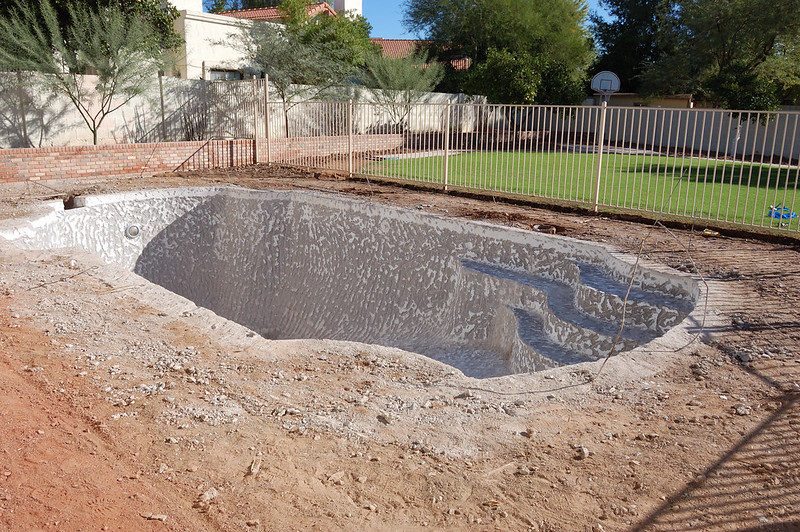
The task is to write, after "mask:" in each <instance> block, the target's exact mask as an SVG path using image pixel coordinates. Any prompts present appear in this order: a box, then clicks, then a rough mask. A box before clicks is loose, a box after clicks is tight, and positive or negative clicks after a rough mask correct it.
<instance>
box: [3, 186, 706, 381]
mask: <svg viewBox="0 0 800 532" xmlns="http://www.w3.org/2000/svg"><path fill="white" fill-rule="evenodd" d="M76 205H77V206H79V208H74V209H70V210H61V211H54V212H53V213H51V214H49V215H47V216H45V217H42V218H39V219H36V220H31V221H30V222H29V223H27V224H26V225H25V226H19V227H16V228H15V229H14V230H12V231H5V232H3V233H2V234H3V236H5V237H6V238H9V239H11V240H14V241H16V243H17V244H18V245H20V246H22V247H30V248H59V247H68V246H82V247H83V248H85V249H86V250H87V251H89V252H91V253H94V254H97V255H99V256H100V257H101V258H102V259H103V260H105V261H106V262H109V263H116V264H118V265H120V266H122V267H125V268H128V269H130V270H133V271H134V272H136V273H137V274H139V275H141V276H142V277H144V278H145V279H148V280H149V281H151V282H153V283H157V284H159V285H161V286H163V287H165V288H167V289H169V290H171V291H173V292H175V293H177V294H179V295H181V296H184V297H186V298H188V299H190V300H192V301H193V302H194V303H195V304H197V305H198V306H202V307H206V308H208V309H210V310H212V311H214V312H215V313H217V314H219V315H220V316H223V317H225V318H228V319H230V320H233V321H236V322H238V323H240V324H242V325H244V326H246V327H248V328H250V329H252V330H253V331H255V332H257V333H258V334H260V335H262V336H264V337H265V338H271V339H288V338H328V339H337V340H348V341H357V342H365V343H372V344H381V345H386V346H392V347H398V348H401V349H405V350H408V351H412V352H416V353H419V354H422V355H425V356H428V357H431V358H434V359H436V360H439V361H441V362H444V363H446V364H449V365H451V366H454V367H456V368H458V369H460V370H461V371H462V372H463V373H464V374H465V375H467V376H472V377H478V378H485V377H494V376H501V375H508V374H512V373H522V372H529V371H537V370H542V369H547V368H553V367H557V366H562V365H567V364H575V363H579V362H584V361H591V360H597V359H599V358H602V357H604V356H605V355H606V354H607V353H608V352H609V351H610V350H611V348H612V345H614V342H615V340H616V349H617V351H625V350H629V349H632V348H634V347H636V346H639V345H642V344H645V343H647V342H649V341H651V340H653V339H655V338H657V337H659V336H661V335H663V334H664V333H665V332H666V331H668V330H669V329H670V328H671V327H673V326H675V325H677V324H678V323H680V322H681V321H682V320H683V319H684V318H685V317H686V316H687V315H688V314H689V312H691V310H692V309H693V307H694V304H695V301H696V300H697V298H698V293H699V289H698V286H697V284H696V283H695V281H694V280H693V279H691V278H690V277H687V276H682V275H678V274H673V273H669V272H664V271H656V270H653V269H648V268H642V267H639V268H638V269H636V270H635V269H634V267H633V261H632V260H623V259H622V258H620V257H619V256H617V255H615V254H613V253H611V252H609V251H608V250H607V249H605V248H603V247H601V246H596V245H592V244H587V243H584V242H580V241H576V240H572V239H569V238H565V237H558V236H552V235H543V234H538V233H531V232H527V231H522V230H517V229H511V228H507V227H502V226H496V225H491V224H485V223H480V222H473V221H465V220H457V219H452V218H446V217H442V216H435V215H430V214H426V213H423V212H420V211H418V210H412V209H402V208H396V207H391V206H386V205H382V204H376V203H371V202H365V201H363V200H354V199H347V198H343V197H339V196H333V195H326V194H318V193H309V192H296V191H249V190H242V189H234V188H211V189H209V188H202V189H185V188H184V189H169V190H161V191H149V192H136V193H126V194H114V195H107V196H97V197H86V198H79V201H78V202H77V204H76ZM632 275H633V285H632V286H633V289H632V290H631V291H630V295H629V297H628V301H627V305H625V304H624V303H623V302H624V298H625V293H626V292H627V288H628V282H629V279H630V277H631V276H632ZM625 306H626V307H627V308H625V310H624V311H625V324H626V325H625V327H624V329H623V330H622V334H621V335H619V337H618V338H617V333H618V331H619V323H620V322H621V319H622V315H623V307H625Z"/></svg>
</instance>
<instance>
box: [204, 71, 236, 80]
mask: <svg viewBox="0 0 800 532" xmlns="http://www.w3.org/2000/svg"><path fill="white" fill-rule="evenodd" d="M209 76H210V78H209V79H210V80H211V81H234V80H238V79H244V76H243V75H242V73H241V72H239V71H238V70H214V69H212V70H211V71H210V72H209Z"/></svg>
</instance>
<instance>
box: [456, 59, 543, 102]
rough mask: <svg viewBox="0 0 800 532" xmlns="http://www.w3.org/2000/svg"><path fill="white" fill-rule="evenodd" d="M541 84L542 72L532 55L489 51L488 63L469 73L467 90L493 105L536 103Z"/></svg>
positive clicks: (484, 62)
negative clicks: (480, 95) (486, 99)
mask: <svg viewBox="0 0 800 532" xmlns="http://www.w3.org/2000/svg"><path fill="white" fill-rule="evenodd" d="M541 84H542V73H541V69H540V67H539V65H538V64H537V63H536V60H535V59H534V58H533V57H532V56H530V55H517V54H512V53H511V52H509V51H508V50H497V49H495V48H489V51H488V56H487V58H486V60H485V61H483V62H481V63H478V64H477V65H475V67H474V68H473V69H472V70H471V71H470V72H469V74H468V76H467V79H466V80H465V82H464V88H465V89H466V90H467V92H470V93H473V94H482V95H484V96H486V97H487V98H488V99H489V101H490V102H493V103H515V104H532V103H534V102H535V101H536V91H537V88H538V87H539V86H540V85H541Z"/></svg>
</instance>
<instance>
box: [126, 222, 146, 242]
mask: <svg viewBox="0 0 800 532" xmlns="http://www.w3.org/2000/svg"><path fill="white" fill-rule="evenodd" d="M141 233H142V231H141V229H139V226H138V225H135V224H132V225H129V226H128V227H126V228H125V236H126V237H127V238H131V239H133V238H137V237H138V236H139V235H140V234H141Z"/></svg>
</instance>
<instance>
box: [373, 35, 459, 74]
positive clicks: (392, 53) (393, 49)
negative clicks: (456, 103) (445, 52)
mask: <svg viewBox="0 0 800 532" xmlns="http://www.w3.org/2000/svg"><path fill="white" fill-rule="evenodd" d="M370 41H372V42H373V43H375V44H377V45H378V46H379V47H380V49H381V52H382V53H383V57H388V58H390V59H401V58H404V57H408V56H410V55H411V54H413V53H414V52H416V51H417V50H419V49H421V48H424V46H425V45H426V44H428V43H429V42H431V41H424V40H422V41H421V40H417V39H382V38H378V37H373V38H371V39H370ZM470 63H471V61H470V59H469V58H468V57H461V56H460V57H454V58H452V59H450V64H451V65H452V66H453V69H454V70H467V69H468V68H469V65H470Z"/></svg>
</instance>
